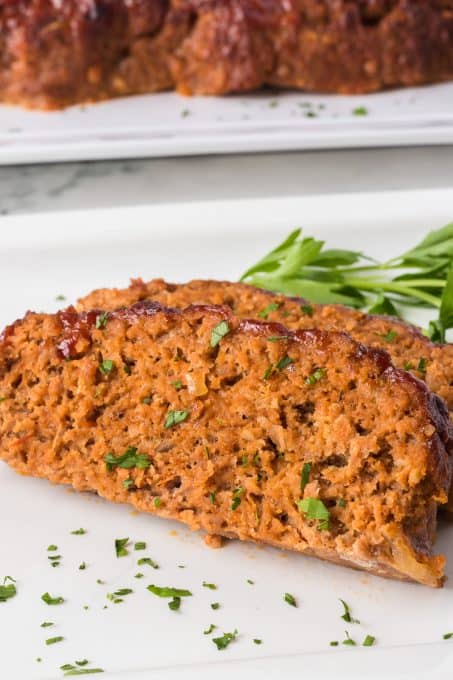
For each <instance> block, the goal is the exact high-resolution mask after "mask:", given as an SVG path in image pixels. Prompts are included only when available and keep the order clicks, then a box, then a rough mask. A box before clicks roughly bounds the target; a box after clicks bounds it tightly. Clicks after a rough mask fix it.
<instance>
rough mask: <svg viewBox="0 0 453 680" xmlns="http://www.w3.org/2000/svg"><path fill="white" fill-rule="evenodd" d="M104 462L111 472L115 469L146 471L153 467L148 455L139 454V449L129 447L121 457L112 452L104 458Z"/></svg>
mask: <svg viewBox="0 0 453 680" xmlns="http://www.w3.org/2000/svg"><path fill="white" fill-rule="evenodd" d="M104 462H105V464H106V466H107V470H108V471H109V472H111V471H112V470H113V469H114V468H122V469H123V470H130V469H131V468H134V467H136V468H138V469H139V470H145V469H146V468H148V467H149V466H150V465H151V460H150V458H149V457H148V456H147V455H146V453H137V449H136V448H135V447H134V446H129V447H128V448H127V449H126V451H125V452H124V453H123V454H121V455H120V456H115V455H114V454H113V453H112V451H110V452H109V453H108V454H107V455H106V456H104Z"/></svg>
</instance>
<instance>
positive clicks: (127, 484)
mask: <svg viewBox="0 0 453 680" xmlns="http://www.w3.org/2000/svg"><path fill="white" fill-rule="evenodd" d="M121 484H122V487H123V489H130V488H131V487H133V486H134V480H133V479H131V478H130V477H128V478H127V479H123V481H122V483H121Z"/></svg>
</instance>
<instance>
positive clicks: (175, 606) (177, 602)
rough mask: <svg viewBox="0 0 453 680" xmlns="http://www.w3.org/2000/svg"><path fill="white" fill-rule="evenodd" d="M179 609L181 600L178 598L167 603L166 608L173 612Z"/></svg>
mask: <svg viewBox="0 0 453 680" xmlns="http://www.w3.org/2000/svg"><path fill="white" fill-rule="evenodd" d="M180 607H181V598H180V597H179V596H176V597H173V598H172V599H171V600H170V602H169V603H168V608H169V609H171V610H172V611H173V612H176V611H178V609H179V608H180Z"/></svg>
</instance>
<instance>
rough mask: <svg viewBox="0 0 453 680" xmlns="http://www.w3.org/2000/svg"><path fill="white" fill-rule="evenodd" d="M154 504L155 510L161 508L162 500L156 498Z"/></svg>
mask: <svg viewBox="0 0 453 680" xmlns="http://www.w3.org/2000/svg"><path fill="white" fill-rule="evenodd" d="M153 504H154V507H155V508H160V506H161V505H162V499H161V498H159V497H158V496H156V498H155V499H154V501H153Z"/></svg>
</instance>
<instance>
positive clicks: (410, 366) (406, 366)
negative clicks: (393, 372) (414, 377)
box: [403, 361, 414, 371]
mask: <svg viewBox="0 0 453 680" xmlns="http://www.w3.org/2000/svg"><path fill="white" fill-rule="evenodd" d="M403 368H404V370H405V371H411V370H412V369H413V368H414V364H413V363H412V362H411V361H405V362H404V364H403Z"/></svg>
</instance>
